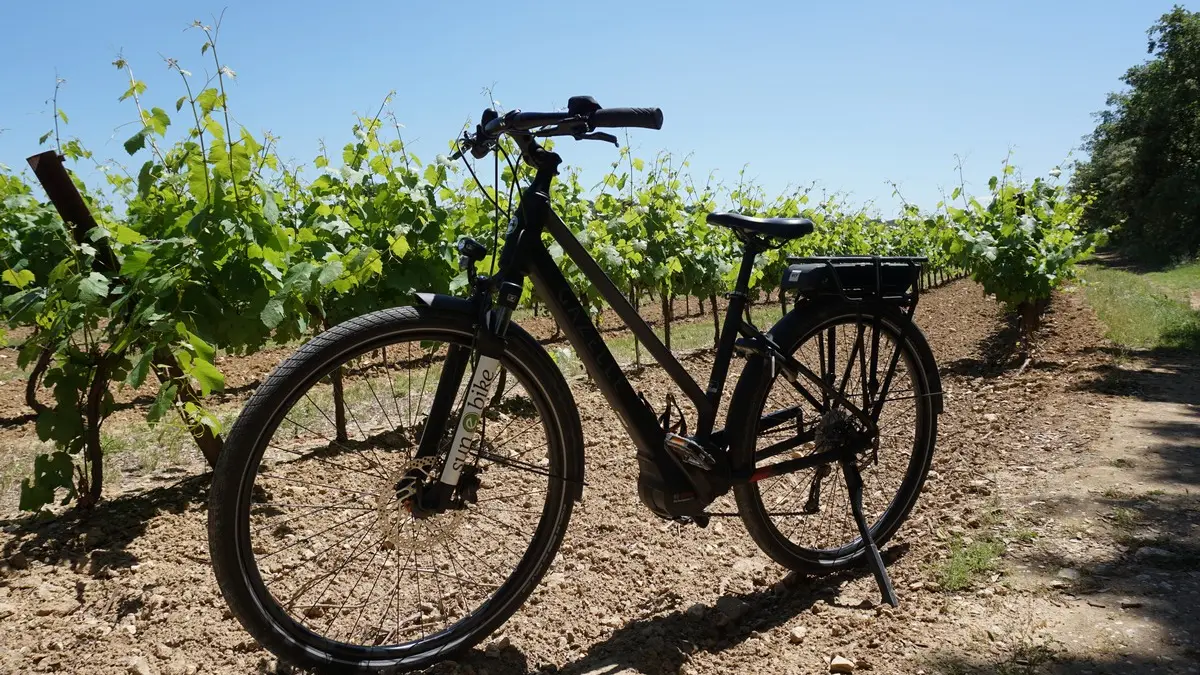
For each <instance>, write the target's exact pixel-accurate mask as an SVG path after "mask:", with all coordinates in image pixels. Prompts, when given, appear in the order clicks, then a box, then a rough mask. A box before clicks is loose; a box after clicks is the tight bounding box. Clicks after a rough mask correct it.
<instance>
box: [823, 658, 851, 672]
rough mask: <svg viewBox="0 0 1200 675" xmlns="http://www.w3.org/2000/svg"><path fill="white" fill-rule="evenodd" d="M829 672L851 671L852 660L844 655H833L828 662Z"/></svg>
mask: <svg viewBox="0 0 1200 675" xmlns="http://www.w3.org/2000/svg"><path fill="white" fill-rule="evenodd" d="M829 672H831V673H853V672H854V662H853V661H851V660H850V659H848V658H846V657H844V656H835V657H833V660H832V661H830V662H829Z"/></svg>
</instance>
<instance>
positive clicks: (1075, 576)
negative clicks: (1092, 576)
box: [1057, 567, 1079, 581]
mask: <svg viewBox="0 0 1200 675" xmlns="http://www.w3.org/2000/svg"><path fill="white" fill-rule="evenodd" d="M1057 576H1058V578H1059V579H1066V580H1067V581H1079V570H1077V569H1074V568H1071V567H1064V568H1063V569H1061V570H1059V571H1058V575H1057Z"/></svg>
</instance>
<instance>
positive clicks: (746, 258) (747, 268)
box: [733, 238, 762, 296]
mask: <svg viewBox="0 0 1200 675" xmlns="http://www.w3.org/2000/svg"><path fill="white" fill-rule="evenodd" d="M745 242H746V248H745V250H743V251H742V265H741V267H739V268H738V275H737V282H736V283H734V285H733V292H734V293H738V294H741V295H743V296H744V295H746V294H747V293H749V292H750V275H751V274H752V273H753V272H754V260H755V259H756V258H758V254H759V253H761V252H762V249H761V248H760V247H759V246H757V245H756V243H755V242H754V240H752V239H749V238H747V239H746V240H745Z"/></svg>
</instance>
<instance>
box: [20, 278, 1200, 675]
mask: <svg viewBox="0 0 1200 675" xmlns="http://www.w3.org/2000/svg"><path fill="white" fill-rule="evenodd" d="M775 311H777V309H776V310H775ZM756 318H758V317H757V316H756ZM695 320H700V321H708V320H709V319H708V318H707V317H704V318H697V319H695ZM918 323H919V325H921V326H922V327H923V328H924V330H925V331H926V333H927V334H928V337H929V339H930V342H931V343H932V345H933V348H934V352H935V354H936V356H937V359H938V362H939V365H940V366H941V370H942V380H943V385H944V391H945V397H946V411H945V414H943V415H942V416H941V418H940V420H939V437H938V445H937V451H936V455H935V458H934V463H933V472H932V473H931V474H930V480H929V482H928V483H927V485H926V489H925V491H924V493H923V494H922V497H921V499H920V501H919V502H918V504H917V506H916V508H915V510H914V512H913V514H912V516H911V518H910V519H909V521H908V522H907V523H906V525H905V526H904V527H903V528H902V530H901V532H900V534H899V535H898V536H897V537H896V538H894V539H893V541H892V542H890V544H889V547H888V549H887V550H886V551H885V556H886V557H887V558H888V560H889V570H890V571H891V574H892V576H893V579H894V581H895V583H896V586H897V589H898V591H899V594H900V600H901V605H900V607H899V608H898V609H895V610H893V609H891V608H888V607H883V606H880V605H879V604H878V594H877V591H876V589H875V585H874V582H873V580H872V579H871V577H870V575H869V573H867V572H866V571H865V570H863V571H858V572H854V573H847V574H842V575H836V576H825V577H807V576H802V575H798V574H794V573H789V572H787V571H786V570H784V569H782V568H780V567H778V566H777V565H775V564H774V563H772V562H771V561H770V560H769V559H768V558H767V557H766V556H765V555H763V554H762V553H760V552H759V551H758V550H757V549H756V548H755V546H754V544H753V542H752V541H751V540H750V538H749V537H748V535H747V534H746V532H745V530H744V529H743V527H742V525H741V523H740V521H739V520H737V519H736V518H714V520H713V523H712V524H711V525H710V526H709V527H708V528H707V529H699V528H697V527H694V526H686V527H684V526H679V525H676V524H673V523H666V522H664V521H661V520H659V519H657V518H656V517H654V516H653V515H652V514H650V513H649V512H647V511H646V510H645V509H644V508H643V507H642V506H641V505H640V503H639V502H638V499H637V496H636V490H635V480H636V472H637V469H636V464H635V463H634V462H633V459H632V449H631V448H630V447H629V446H628V443H627V442H626V440H625V438H624V437H623V434H622V433H619V430H620V428H621V427H620V424H619V423H617V421H616V419H615V417H614V415H613V413H612V412H611V411H609V410H608V409H607V407H606V405H605V404H604V401H603V398H602V397H601V396H600V394H599V392H598V391H596V390H595V388H594V387H592V386H591V385H589V384H588V383H587V382H586V381H585V380H575V381H573V382H572V387H573V389H574V392H575V397H576V399H577V402H578V405H579V409H580V411H581V416H582V418H583V423H584V435H585V438H586V439H587V459H588V486H587V488H586V490H585V492H584V499H583V501H582V502H581V503H580V504H579V505H578V506H577V508H576V510H575V513H574V516H573V518H572V521H571V525H570V529H569V531H568V534H567V539H566V543H565V544H564V546H563V548H562V551H561V552H560V554H559V556H558V558H557V559H556V560H555V562H554V564H553V567H552V568H551V570H550V572H549V573H548V574H547V576H546V578H545V579H544V580H543V583H542V584H541V586H540V588H539V589H538V590H537V591H536V592H535V593H534V595H533V597H532V598H531V600H530V602H529V603H528V604H527V605H526V606H525V607H524V608H523V609H521V610H520V611H519V612H518V613H517V614H516V615H515V616H514V617H513V618H512V619H511V620H510V621H509V622H508V623H507V624H506V625H505V626H504V627H503V629H502V630H501V631H500V632H499V633H497V634H496V635H495V636H494V637H493V639H492V640H490V641H489V642H487V643H485V644H483V645H481V646H480V647H479V648H478V649H476V650H474V651H472V652H471V653H469V654H467V655H465V656H464V657H463V658H461V659H460V660H459V662H457V663H445V664H442V665H440V666H438V667H436V668H434V669H433V670H434V671H435V672H439V673H441V672H445V673H450V672H459V673H476V674H483V673H489V674H491V675H500V674H504V673H526V672H535V671H541V672H568V673H580V674H583V673H593V674H595V673H618V672H625V673H632V672H640V673H672V674H673V673H693V674H701V673H742V672H760V673H827V672H830V671H831V669H832V670H833V671H835V672H850V670H849V669H852V670H853V672H878V673H921V672H924V673H930V674H932V673H963V672H1008V673H1041V672H1045V673H1085V672H1096V673H1100V672H1111V673H1128V672H1139V673H1140V672H1162V673H1176V672H1179V673H1187V672H1200V668H1197V666H1196V665H1195V664H1196V663H1197V661H1198V660H1200V651H1198V650H1200V638H1198V637H1197V636H1198V635H1200V615H1198V614H1197V611H1198V610H1197V609H1196V608H1197V607H1200V602H1197V601H1198V600H1200V565H1198V563H1200V534H1198V533H1200V530H1198V528H1197V523H1198V522H1200V506H1198V504H1197V497H1196V494H1197V485H1198V484H1200V468H1198V467H1200V464H1198V463H1197V461H1196V460H1197V458H1196V452H1197V451H1198V450H1197V448H1198V447H1200V432H1198V431H1197V429H1200V405H1198V404H1200V392H1198V389H1197V387H1198V385H1197V382H1198V381H1200V369H1198V364H1197V362H1196V360H1195V359H1187V358H1183V357H1168V356H1165V355H1156V354H1140V355H1134V356H1132V357H1130V356H1127V355H1119V354H1115V353H1114V352H1113V350H1111V349H1110V348H1109V347H1108V346H1107V345H1106V344H1105V342H1104V340H1103V338H1102V331H1101V330H1100V328H1099V327H1098V325H1097V323H1096V320H1095V318H1094V316H1093V314H1092V313H1091V311H1090V310H1089V309H1088V308H1087V307H1086V306H1085V305H1083V303H1082V300H1081V299H1080V298H1079V297H1078V296H1077V295H1075V294H1074V293H1070V292H1068V293H1063V294H1061V295H1060V296H1058V297H1057V298H1056V299H1055V302H1054V303H1053V305H1052V310H1051V313H1050V315H1049V317H1048V318H1047V321H1046V325H1045V326H1044V327H1043V330H1042V334H1041V339H1040V343H1039V349H1038V351H1037V353H1036V357H1035V358H1034V360H1033V361H1032V362H1031V363H1030V364H1029V366H1028V367H1027V368H1025V369H1024V370H1023V371H1022V372H1019V373H1018V366H1019V365H1020V363H1019V360H1016V359H1015V358H1014V357H1013V355H1012V354H1011V353H1010V351H1008V350H1007V349H1006V345H1008V344H1010V343H1011V333H1010V328H1009V326H1007V325H1006V324H1005V322H1004V320H1003V318H1002V316H1001V313H1000V311H999V308H998V307H997V305H996V304H995V302H994V301H992V300H991V299H989V298H987V297H985V296H984V295H983V293H982V292H981V291H980V290H979V288H978V287H977V286H976V285H974V284H973V283H971V282H969V281H960V282H954V283H952V284H950V285H948V286H946V287H944V288H941V289H937V290H934V291H932V292H930V293H929V294H927V295H926V296H925V297H924V298H923V299H922V302H921V306H920V307H919V309H918ZM545 330H548V328H539V331H545ZM547 337H548V336H547ZM285 353H286V352H285V350H279V351H278V352H270V353H267V354H266V355H260V356H258V357H256V359H255V360H253V361H250V362H247V364H246V366H245V367H242V368H239V367H238V366H237V364H236V363H228V364H222V365H223V366H224V367H225V368H226V370H227V371H230V372H231V373H233V374H232V375H231V376H230V381H231V386H233V387H235V388H236V387H238V386H239V383H240V385H244V388H243V390H242V392H241V393H240V394H239V393H237V392H236V391H235V393H234V394H233V397H234V398H235V399H236V397H237V396H239V395H240V396H244V395H245V390H248V389H249V388H250V387H251V386H252V384H253V383H254V382H255V381H256V380H257V379H258V378H259V377H261V375H262V373H263V372H265V370H267V369H269V368H270V367H271V365H273V360H276V359H279V358H281V357H282V356H283V355H284V354H285ZM685 363H686V366H687V367H688V369H689V370H691V371H692V373H693V375H697V376H701V377H703V376H705V375H706V374H707V370H708V368H709V366H710V361H709V357H708V355H706V354H698V355H696V356H694V357H692V358H689V359H687V360H686V362H685ZM735 372H736V364H735ZM632 379H633V380H634V383H635V386H637V387H639V388H642V389H645V390H647V392H648V394H651V395H653V394H655V393H661V391H662V387H663V384H662V381H663V380H664V379H665V378H664V377H663V375H662V373H661V371H659V370H657V369H656V368H647V369H645V370H643V371H642V372H640V373H637V374H635V375H634V376H632ZM731 385H732V383H731ZM14 386H16V385H10V384H6V385H4V387H3V390H2V392H0V393H3V395H4V396H5V397H8V398H12V397H13V396H19V394H16V393H15V392H16V391H17V389H19V387H18V388H17V389H12V387H14ZM10 389H12V391H10ZM135 403H136V401H135ZM4 405H5V406H6V407H4V408H3V411H4V412H5V414H6V415H8V416H9V417H11V418H12V419H11V420H10V422H9V425H8V426H7V427H6V428H5V429H3V430H0V443H2V442H4V440H5V439H8V440H10V441H11V440H12V439H16V438H20V437H21V436H22V435H29V434H32V427H31V425H30V424H28V421H22V420H21V419H20V414H21V413H20V412H19V410H20V407H21V406H20V399H19V398H17V399H16V400H12V401H7V402H6V403H5V404H4ZM199 470H200V467H199V465H198V464H196V463H187V462H183V463H181V464H179V465H177V466H172V467H167V468H163V469H159V470H158V471H155V472H153V473H150V474H146V475H131V476H127V477H126V479H125V480H124V481H122V483H121V485H122V493H121V494H113V495H112V496H111V498H110V499H107V500H106V501H105V502H103V503H102V504H101V505H100V506H99V507H97V508H96V509H95V510H94V511H93V512H92V513H90V514H78V513H75V512H68V513H66V514H64V515H62V516H60V517H58V518H57V519H55V520H52V521H46V522H43V521H39V520H31V519H29V518H28V517H23V516H21V515H20V514H17V513H15V512H10V513H9V514H8V516H7V519H6V520H2V521H0V527H2V528H3V533H0V558H2V559H3V564H2V566H0V672H12V673H24V672H87V673H135V674H137V675H145V674H147V673H150V674H167V673H170V674H175V673H195V672H202V673H227V674H232V673H254V672H258V673H269V672H277V671H278V672H283V671H286V668H284V667H282V666H280V665H279V664H278V663H276V661H275V660H274V658H272V657H271V656H270V655H269V654H267V653H266V652H264V651H263V650H261V649H260V648H259V647H258V646H257V645H256V644H255V643H254V642H253V640H251V639H250V637H249V636H248V635H247V634H246V633H245V632H244V631H243V630H242V629H241V627H240V626H239V625H238V623H237V622H236V621H235V620H234V619H233V618H232V617H231V615H230V614H229V612H228V611H227V609H226V608H225V605H224V602H223V601H222V599H221V596H220V594H219V593H218V591H217V588H216V584H215V582H214V580H213V577H212V572H211V568H210V566H209V560H208V546H207V542H206V539H205V516H206V514H205V500H206V497H207V481H208V476H207V475H203V474H201V475H196V474H197V472H198V471H199ZM713 510H714V511H732V510H734V509H733V504H732V500H729V499H723V500H721V501H720V502H718V504H716V505H714V508H713ZM978 544H986V545H987V547H994V550H997V551H999V550H1003V554H1002V555H1001V556H1000V558H999V559H998V560H997V561H995V562H994V563H992V564H990V565H988V564H984V565H980V566H978V567H979V569H978V570H974V573H973V574H970V575H968V576H967V578H966V579H965V581H962V580H960V581H959V582H954V583H948V580H949V577H948V576H947V569H948V567H947V566H948V564H950V561H952V560H953V559H954V558H955V555H956V554H955V552H956V551H959V552H961V551H962V550H964V549H971V548H972V547H975V548H978V546H976V545H978ZM990 550H991V549H990ZM959 557H961V553H960V554H959ZM959 562H961V560H960V561H959ZM947 585H949V586H954V589H953V590H950V589H949V588H946V586H947Z"/></svg>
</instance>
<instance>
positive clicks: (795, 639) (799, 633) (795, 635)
mask: <svg viewBox="0 0 1200 675" xmlns="http://www.w3.org/2000/svg"><path fill="white" fill-rule="evenodd" d="M807 636H808V629H807V628H805V627H804V626H796V627H795V628H793V629H792V630H790V631H788V642H791V643H792V644H794V645H798V644H800V643H801V642H804V638H805V637H807Z"/></svg>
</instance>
